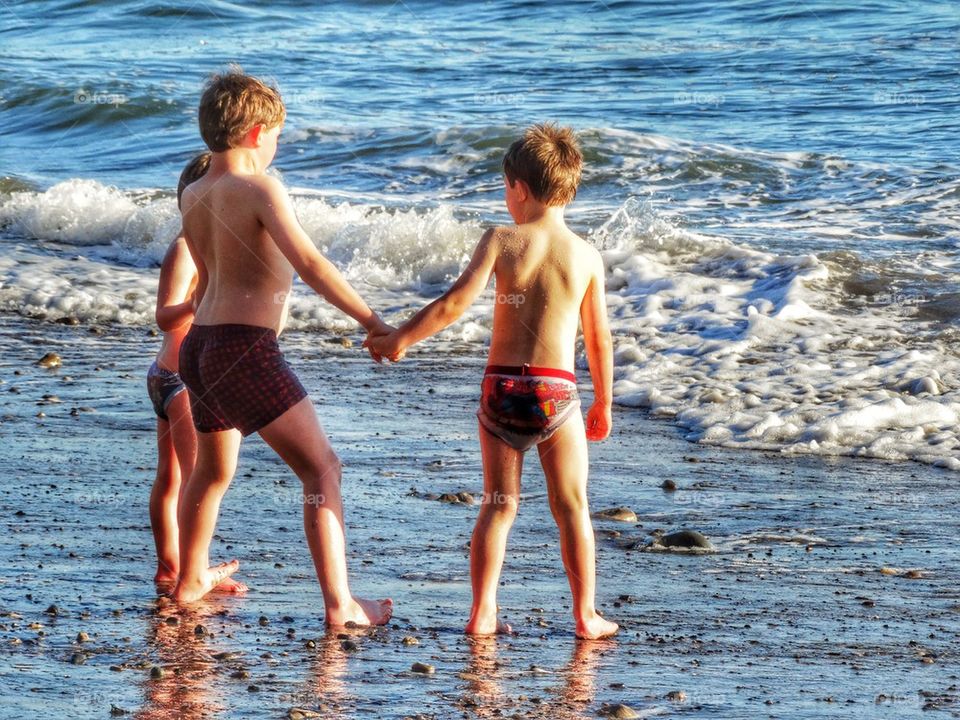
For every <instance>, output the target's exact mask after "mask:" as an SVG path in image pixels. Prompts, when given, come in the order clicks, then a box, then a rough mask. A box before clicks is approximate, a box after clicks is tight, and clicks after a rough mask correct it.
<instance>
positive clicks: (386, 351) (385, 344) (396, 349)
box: [363, 321, 407, 363]
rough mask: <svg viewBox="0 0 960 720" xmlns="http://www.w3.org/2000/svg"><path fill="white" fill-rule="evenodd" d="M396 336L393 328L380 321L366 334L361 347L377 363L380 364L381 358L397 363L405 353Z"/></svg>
mask: <svg viewBox="0 0 960 720" xmlns="http://www.w3.org/2000/svg"><path fill="white" fill-rule="evenodd" d="M398 335H399V333H398V332H397V329H396V328H395V327H393V326H392V325H388V324H387V323H385V322H382V321H381V322H379V323H378V324H377V325H376V326H374V327H372V328H370V330H369V331H368V332H367V338H366V340H364V341H363V347H365V348H366V349H367V352H369V353H370V357H372V358H373V359H374V360H375V361H376V362H378V363H382V362H383V358H387V359H388V360H389V361H390V362H399V361H400V360H402V359H403V356H404V355H406V354H407V353H406V350H404V349H402V348H401V347H400V342H399V338H398Z"/></svg>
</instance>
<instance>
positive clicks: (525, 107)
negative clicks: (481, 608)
mask: <svg viewBox="0 0 960 720" xmlns="http://www.w3.org/2000/svg"><path fill="white" fill-rule="evenodd" d="M958 33H960V13H958V12H957V7H956V4H955V3H953V2H928V3H924V4H922V5H918V4H915V3H909V2H905V1H900V2H894V1H891V0H887V1H877V2H869V3H862V2H861V3H841V2H828V1H827V0H807V1H805V2H799V3H798V2H792V1H789V0H779V1H774V2H708V1H706V0H695V1H692V2H686V3H660V2H603V1H602V0H598V1H597V2H589V1H584V2H549V3H547V2H543V3H540V2H519V1H512V2H511V1H507V0H495V1H493V2H486V3H483V4H476V5H474V4H471V5H469V6H461V5H459V4H452V3H440V2H422V3H421V2H391V1H389V0H384V1H382V2H373V1H370V2H355V3H346V2H343V3H339V2H333V3H326V4H324V5H323V6H322V7H318V6H316V5H315V4H312V3H302V2H277V3H271V4H270V5H269V7H262V8H252V7H248V6H245V5H241V4H236V3H229V2H199V3H197V2H186V1H185V0H184V1H182V2H173V3H157V2H146V1H140V2H116V3H115V2H80V1H78V0H73V1H70V2H62V1H61V2H48V1H40V2H13V3H7V4H4V6H3V9H2V10H0V38H2V42H0V62H2V67H3V68H4V72H3V73H2V74H0V107H2V108H3V121H4V122H3V129H2V134H3V139H2V143H0V312H2V313H3V314H2V315H0V322H4V323H7V322H14V318H16V317H17V316H28V317H31V318H39V319H41V320H45V321H49V322H68V323H73V322H79V323H90V324H103V323H117V324H121V325H134V326H136V325H143V326H147V325H149V324H150V323H151V322H152V313H153V292H154V290H155V283H156V266H157V263H158V261H159V258H160V257H161V255H162V253H163V250H164V248H165V246H166V244H167V243H168V242H169V240H170V239H171V238H172V237H173V235H174V233H175V232H176V230H177V227H178V215H177V211H176V203H175V200H174V192H173V190H174V187H175V183H176V178H177V176H178V174H179V171H180V169H181V167H182V165H183V164H184V162H185V161H186V159H188V158H189V157H190V156H191V155H192V154H193V153H194V152H196V151H198V150H199V149H201V147H202V146H201V142H200V139H199V135H198V132H197V130H196V126H195V119H194V113H195V107H196V103H197V99H198V96H199V92H200V88H201V86H202V83H203V80H204V78H205V77H206V75H207V74H208V73H210V72H211V71H214V70H216V69H218V68H221V67H223V66H224V65H225V64H227V63H229V62H239V63H241V64H242V65H243V67H244V68H245V69H246V70H247V71H249V72H251V73H254V74H258V75H261V76H267V77H270V78H273V79H274V80H275V82H276V83H277V84H278V86H279V87H280V89H281V92H282V93H283V96H284V98H285V101H286V103H287V108H288V113H289V117H288V121H287V124H286V127H285V130H284V133H283V136H282V138H281V143H282V144H281V147H280V150H279V152H278V155H277V159H276V162H275V166H274V168H275V169H274V171H275V172H276V173H278V175H279V176H280V177H281V178H282V179H283V180H284V182H285V183H286V184H287V185H288V187H289V188H290V190H291V192H292V193H293V195H294V196H295V199H296V203H297V210H298V214H299V216H300V219H301V222H302V223H303V225H304V227H305V228H306V229H307V231H308V232H309V234H310V235H311V237H312V238H313V239H314V240H315V242H316V243H317V245H318V246H319V247H321V248H322V249H323V251H324V252H326V253H327V254H328V255H329V256H330V257H331V258H332V259H333V260H334V261H335V262H336V263H337V264H338V265H339V266H340V267H341V268H342V269H343V270H344V271H345V272H346V273H347V275H348V277H349V278H350V279H351V281H353V282H355V283H356V284H357V285H358V287H359V288H360V289H361V290H362V291H363V292H364V294H365V295H366V296H367V297H368V298H369V300H370V302H371V303H372V304H373V305H374V306H375V307H376V308H378V309H380V310H381V311H383V312H384V313H385V314H386V315H387V317H388V318H389V319H393V320H401V319H403V317H404V316H405V315H406V314H407V313H408V312H409V311H410V310H411V309H413V308H415V307H417V306H419V305H420V304H422V303H423V302H424V300H425V299H427V298H430V297H433V296H435V295H436V294H437V293H438V292H439V291H440V290H441V289H442V288H443V287H444V285H445V284H446V283H448V282H449V281H450V279H451V278H453V277H455V275H456V274H457V272H458V270H459V268H460V267H462V265H463V264H464V262H465V259H466V258H467V257H468V255H469V253H470V250H471V248H472V246H473V243H475V241H476V240H477V238H478V237H479V235H480V233H481V232H482V229H483V228H484V227H485V226H487V225H489V224H491V223H503V222H507V220H508V217H507V214H506V211H505V208H504V207H503V204H502V199H501V179H500V176H499V161H500V158H501V157H502V154H503V152H504V150H505V149H506V147H507V145H508V144H509V142H510V141H511V140H512V139H513V138H514V137H515V136H516V135H517V133H518V132H519V131H520V130H521V129H522V128H523V127H524V126H525V125H527V124H529V123H531V122H535V121H541V120H548V119H550V120H556V121H558V122H562V123H566V124H570V125H572V126H574V127H575V128H576V130H577V131H578V133H579V135H580V138H581V142H582V144H583V147H584V150H585V157H586V171H585V174H584V180H583V184H582V187H581V190H580V193H579V197H578V198H577V200H576V202H575V203H574V204H573V205H572V206H571V207H570V209H569V212H568V218H569V221H570V223H571V225H572V226H573V227H574V228H575V229H576V230H578V231H579V232H581V233H582V234H583V235H584V236H585V237H587V238H588V239H589V240H590V241H591V242H593V243H595V244H596V245H597V246H598V247H599V248H600V249H601V250H602V252H603V253H604V257H605V259H606V263H607V268H608V278H607V279H608V294H609V304H610V312H611V319H612V327H613V331H614V335H615V346H616V385H615V394H616V399H617V402H618V403H619V404H620V405H622V406H624V407H626V408H634V407H637V408H644V409H646V410H648V411H650V412H652V413H653V414H655V415H658V416H663V417H667V418H671V419H672V420H673V421H674V422H675V423H676V425H677V427H678V428H679V431H680V432H682V433H683V434H684V436H685V437H687V438H688V439H690V440H692V441H697V442H703V443H710V444H716V445H724V446H729V447H743V448H753V449H766V450H773V451H777V452H781V453H812V454H821V455H854V456H868V457H877V458H886V459H891V460H907V459H909V460H918V461H921V462H924V463H930V464H933V465H937V466H941V467H946V468H950V469H954V470H960V431H958V429H957V428H958V426H960V389H958V388H960V357H958V354H957V350H956V348H957V341H958V340H960V327H958V317H960V282H958V277H960V276H958V274H957V272H958V269H960V268H958V262H957V250H958V245H960V179H958V169H960V163H958V161H957V158H958V155H960V152H958V151H960V139H958V138H960V132H958V130H960V121H958V117H960V115H958V110H960V101H958V98H960V72H958V63H957V53H956V50H957V37H958ZM491 303H492V298H491V297H489V296H487V297H486V298H485V299H484V300H483V301H481V302H480V303H478V304H477V305H476V306H475V307H474V308H472V309H471V311H470V312H469V313H468V315H467V317H466V318H465V319H464V320H463V321H462V322H461V323H459V324H457V325H455V326H453V327H452V328H450V329H449V330H448V331H446V332H445V333H444V334H443V335H442V336H441V338H440V341H438V342H436V341H435V342H433V343H430V344H428V345H425V346H424V352H430V353H437V354H441V355H442V354H444V353H470V354H478V353H481V352H482V351H483V344H484V343H485V341H486V340H487V339H488V337H489V322H490V314H491V313H490V308H491ZM292 328H293V329H294V330H303V331H313V332H326V333H342V332H351V331H352V328H351V324H350V323H349V322H348V321H346V319H345V318H343V317H342V316H338V315H337V314H336V313H335V312H333V311H332V310H331V309H330V308H329V307H327V306H325V305H324V304H323V303H322V302H320V301H319V299H317V298H316V297H314V296H312V295H311V294H310V293H308V292H306V291H305V289H304V288H302V287H300V288H298V291H297V295H296V298H295V300H294V303H293V315H292Z"/></svg>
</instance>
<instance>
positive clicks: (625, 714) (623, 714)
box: [597, 703, 640, 720]
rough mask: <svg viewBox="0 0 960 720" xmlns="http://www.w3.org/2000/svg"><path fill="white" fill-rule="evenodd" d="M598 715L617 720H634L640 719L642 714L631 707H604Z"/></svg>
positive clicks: (620, 705) (617, 705)
mask: <svg viewBox="0 0 960 720" xmlns="http://www.w3.org/2000/svg"><path fill="white" fill-rule="evenodd" d="M597 715H599V716H600V717H606V718H615V720H632V719H633V718H638V717H640V713H638V712H637V711H636V710H634V709H633V708H632V707H630V706H629V705H622V704H619V703H618V704H616V705H603V706H602V707H601V708H600V709H599V710H598V711H597Z"/></svg>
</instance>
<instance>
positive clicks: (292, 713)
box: [287, 708, 320, 720]
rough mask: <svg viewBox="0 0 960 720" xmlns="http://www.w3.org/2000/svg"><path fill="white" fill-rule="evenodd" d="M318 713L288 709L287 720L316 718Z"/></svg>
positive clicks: (300, 709) (318, 715)
mask: <svg viewBox="0 0 960 720" xmlns="http://www.w3.org/2000/svg"><path fill="white" fill-rule="evenodd" d="M318 717H320V713H318V712H314V711H313V710H304V709H303V708H290V709H289V710H288V711H287V720H306V718H318Z"/></svg>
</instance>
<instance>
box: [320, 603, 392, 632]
mask: <svg viewBox="0 0 960 720" xmlns="http://www.w3.org/2000/svg"><path fill="white" fill-rule="evenodd" d="M391 615H393V600H391V599H390V598H387V599H386V600H364V599H363V598H353V599H352V601H351V604H350V605H349V606H347V607H346V608H344V609H342V610H327V616H326V623H327V626H328V627H342V626H343V625H346V624H347V623H352V624H354V625H361V626H366V625H386V624H387V622H389V620H390V616H391Z"/></svg>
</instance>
